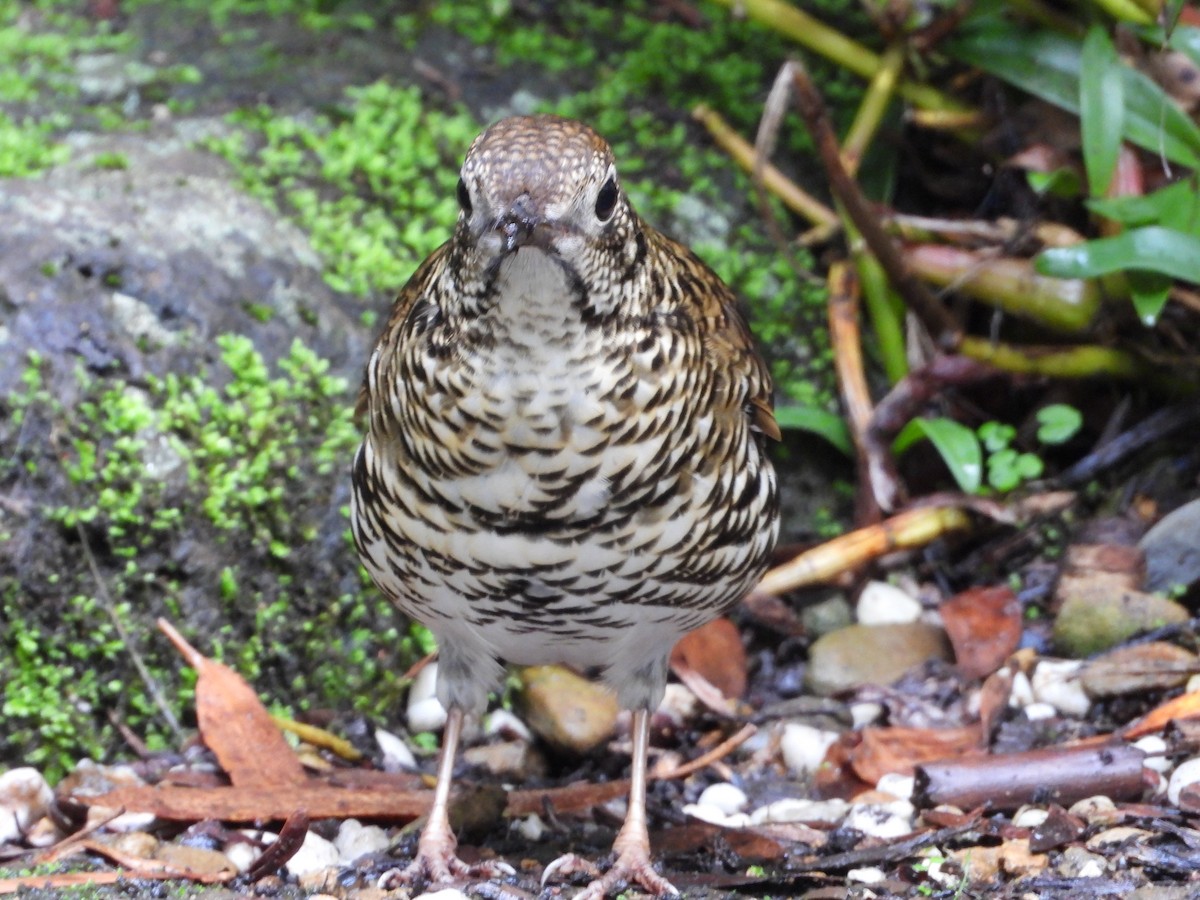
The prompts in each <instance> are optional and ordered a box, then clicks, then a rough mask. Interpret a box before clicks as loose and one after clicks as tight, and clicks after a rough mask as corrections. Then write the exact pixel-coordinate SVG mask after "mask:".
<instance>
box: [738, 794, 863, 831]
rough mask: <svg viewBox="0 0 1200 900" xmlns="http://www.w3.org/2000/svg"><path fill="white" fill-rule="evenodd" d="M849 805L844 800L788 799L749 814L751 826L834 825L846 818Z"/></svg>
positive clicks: (777, 801)
mask: <svg viewBox="0 0 1200 900" xmlns="http://www.w3.org/2000/svg"><path fill="white" fill-rule="evenodd" d="M849 809H850V805H849V804H848V803H847V802H846V801H845V800H838V799H836V798H831V799H829V800H804V799H800V798H796V797H788V798H786V799H784V800H776V801H775V802H774V803H770V804H768V805H767V806H763V807H760V808H759V809H756V810H755V811H754V812H752V813H751V814H750V823H751V824H752V825H765V824H767V823H770V822H829V823H831V824H836V823H838V822H840V821H842V819H844V818H845V817H846V813H847V811H848V810H849Z"/></svg>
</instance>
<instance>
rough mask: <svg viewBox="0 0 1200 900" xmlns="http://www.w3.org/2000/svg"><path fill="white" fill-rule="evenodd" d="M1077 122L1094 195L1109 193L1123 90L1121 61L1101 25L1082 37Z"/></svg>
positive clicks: (1117, 149)
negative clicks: (1081, 135)
mask: <svg viewBox="0 0 1200 900" xmlns="http://www.w3.org/2000/svg"><path fill="white" fill-rule="evenodd" d="M1079 73H1080V78H1079V124H1080V129H1081V131H1082V134H1083V164H1084V168H1086V169H1087V175H1088V185H1089V186H1090V188H1091V193H1092V194H1093V195H1103V194H1105V193H1107V192H1108V186H1109V185H1110V184H1111V183H1112V178H1113V173H1114V172H1115V171H1116V169H1117V156H1118V155H1119V154H1120V152H1121V129H1122V127H1123V124H1124V120H1125V90H1124V85H1123V83H1122V80H1121V61H1120V59H1118V57H1117V48H1116V47H1114V46H1113V43H1112V41H1111V40H1109V37H1108V32H1107V30H1106V29H1105V28H1104V26H1102V25H1099V24H1096V25H1093V26H1092V27H1091V28H1090V29H1089V30H1088V33H1087V37H1085V38H1084V40H1083V52H1082V54H1081V56H1080V60H1079Z"/></svg>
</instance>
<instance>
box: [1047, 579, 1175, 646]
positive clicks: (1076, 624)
mask: <svg viewBox="0 0 1200 900" xmlns="http://www.w3.org/2000/svg"><path fill="white" fill-rule="evenodd" d="M1093 581H1094V582H1095V583H1097V584H1100V585H1107V583H1108V579H1094V580H1093ZM1188 618H1189V613H1188V611H1187V609H1186V608H1185V607H1184V606H1183V605H1182V604H1179V603H1176V602H1175V601H1174V600H1168V599H1167V598H1166V597H1160V596H1158V595H1156V594H1148V593H1144V592H1142V591H1133V590H1127V589H1123V588H1120V587H1119V586H1113V587H1112V588H1111V589H1106V588H1103V587H1100V588H1097V589H1095V590H1079V591H1077V592H1073V593H1071V594H1070V595H1069V596H1068V597H1067V598H1066V599H1065V600H1064V601H1063V603H1062V605H1061V606H1060V607H1059V610H1058V615H1057V616H1055V618H1054V643H1055V644H1056V645H1057V646H1058V647H1060V648H1061V649H1062V650H1063V652H1064V653H1065V654H1066V655H1068V656H1071V657H1084V656H1092V655H1094V654H1096V653H1099V652H1101V651H1103V650H1107V649H1108V648H1109V647H1112V646H1114V645H1116V644H1119V643H1121V641H1124V640H1126V639H1127V638H1130V637H1133V636H1134V635H1135V634H1138V633H1140V632H1143V631H1150V630H1151V629H1154V628H1162V627H1163V626H1164V625H1178V624H1181V623H1183V622H1186V621H1187V620H1188Z"/></svg>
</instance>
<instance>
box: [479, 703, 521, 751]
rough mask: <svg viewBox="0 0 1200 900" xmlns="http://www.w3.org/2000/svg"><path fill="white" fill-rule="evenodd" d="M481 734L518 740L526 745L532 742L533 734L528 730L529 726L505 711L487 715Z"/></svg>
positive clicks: (500, 710) (499, 710)
mask: <svg viewBox="0 0 1200 900" xmlns="http://www.w3.org/2000/svg"><path fill="white" fill-rule="evenodd" d="M483 733H484V734H485V735H487V736H488V737H494V736H495V735H497V734H498V735H500V736H501V737H505V738H518V739H520V740H522V741H525V742H526V743H529V742H530V741H532V740H533V732H532V731H530V730H529V726H528V725H526V724H525V722H524V721H522V720H521V719H519V718H517V716H515V715H514V714H513V713H511V712H509V711H508V710H507V709H498V710H496V711H495V712H493V713H489V714H488V717H487V721H486V723H485V725H484V727H483Z"/></svg>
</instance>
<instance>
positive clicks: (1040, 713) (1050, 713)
mask: <svg viewBox="0 0 1200 900" xmlns="http://www.w3.org/2000/svg"><path fill="white" fill-rule="evenodd" d="M1022 712H1024V713H1025V718H1027V719H1028V720H1029V721H1030V722H1044V721H1046V720H1047V719H1053V718H1056V717H1057V716H1058V710H1057V709H1055V708H1054V707H1053V706H1051V705H1050V704H1049V703H1030V704H1029V705H1027V706H1026V707H1025V709H1024V710H1022Z"/></svg>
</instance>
